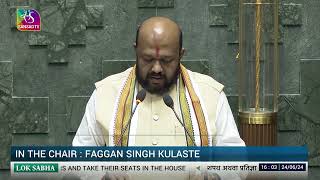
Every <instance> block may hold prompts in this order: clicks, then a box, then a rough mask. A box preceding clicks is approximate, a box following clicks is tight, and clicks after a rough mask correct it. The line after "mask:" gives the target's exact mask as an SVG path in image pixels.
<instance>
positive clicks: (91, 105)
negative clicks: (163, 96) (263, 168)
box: [72, 90, 245, 146]
mask: <svg viewBox="0 0 320 180" xmlns="http://www.w3.org/2000/svg"><path fill="white" fill-rule="evenodd" d="M151 101H152V100H151ZM95 102H96V90H95V91H94V92H93V93H92V95H91V97H90V99H89V101H88V104H87V106H86V110H85V113H84V116H83V118H82V121H81V124H80V126H79V128H78V130H77V133H76V135H75V137H74V139H73V142H72V145H73V146H104V145H105V140H104V138H103V136H101V134H103V133H102V131H101V128H100V127H99V125H98V123H97V121H96V117H95V116H96V115H95V114H96V113H95V110H96V108H95V105H96V104H95ZM216 112H217V113H216V119H215V125H216V144H214V145H215V146H245V143H244V142H243V140H242V139H241V138H240V135H239V132H238V129H237V126H236V124H235V121H234V118H233V115H232V112H231V109H230V106H229V103H228V100H227V97H226V95H225V93H224V92H223V91H222V92H221V93H220V95H219V98H218V104H217V109H216ZM164 118H165V117H160V116H159V115H158V114H154V115H153V116H152V121H154V122H157V121H161V120H163V119H164ZM175 124H179V122H178V120H177V121H176V123H175ZM157 145H162V146H163V145H165V144H160V143H159V142H157V140H156V139H155V140H154V141H153V142H150V146H157Z"/></svg>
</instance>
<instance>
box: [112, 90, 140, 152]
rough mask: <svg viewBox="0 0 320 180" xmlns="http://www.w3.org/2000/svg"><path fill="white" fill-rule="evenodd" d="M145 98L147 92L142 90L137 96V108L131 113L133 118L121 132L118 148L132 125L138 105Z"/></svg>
mask: <svg viewBox="0 0 320 180" xmlns="http://www.w3.org/2000/svg"><path fill="white" fill-rule="evenodd" d="M145 97H146V90H144V89H141V90H140V91H139V92H138V94H137V96H136V106H135V107H134V109H133V112H132V113H131V116H130V118H129V121H128V123H127V124H126V126H125V127H124V128H123V129H122V131H121V134H120V138H119V140H118V141H117V143H116V145H117V146H118V145H119V144H120V142H121V139H122V137H123V134H124V132H125V131H126V130H127V129H128V127H129V124H131V119H132V117H133V115H134V113H135V112H136V109H137V107H138V105H139V104H140V103H141V102H142V101H143V100H144V98H145Z"/></svg>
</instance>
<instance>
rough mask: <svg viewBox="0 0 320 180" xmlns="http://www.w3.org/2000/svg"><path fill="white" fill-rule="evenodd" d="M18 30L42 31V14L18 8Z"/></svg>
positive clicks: (33, 10)
mask: <svg viewBox="0 0 320 180" xmlns="http://www.w3.org/2000/svg"><path fill="white" fill-rule="evenodd" d="M17 29H18V30H19V31H40V30H41V18H40V14H39V13H38V12H37V11H36V10H35V9H23V8H17Z"/></svg>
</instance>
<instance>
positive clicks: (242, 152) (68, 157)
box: [11, 146, 308, 179]
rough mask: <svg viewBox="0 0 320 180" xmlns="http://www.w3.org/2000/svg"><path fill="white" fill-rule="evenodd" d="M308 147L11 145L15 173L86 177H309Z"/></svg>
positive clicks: (15, 174)
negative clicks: (123, 175) (193, 175)
mask: <svg viewBox="0 0 320 180" xmlns="http://www.w3.org/2000/svg"><path fill="white" fill-rule="evenodd" d="M307 152H308V151H307V148H306V147H303V146H302V147H70V146H67V147H63V146H13V147H12V148H11V174H12V175H14V176H28V175H32V176H34V175H39V176H41V175H45V176H69V175H75V176H79V177H83V176H86V175H94V176H103V175H105V174H107V173H128V174H136V175H137V174H138V175H139V174H140V175H143V174H148V175H150V174H153V175H160V174H168V173H169V174H170V175H173V174H176V175H186V174H189V175H190V173H191V174H200V175H201V174H202V175H203V174H209V175H214V176H219V177H224V176H226V175H230V174H238V175H239V176H247V175H248V174H252V175H255V176H276V177H280V178H281V177H286V178H287V177H292V178H300V179H302V178H306V177H307V174H308V161H307Z"/></svg>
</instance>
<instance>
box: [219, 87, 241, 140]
mask: <svg viewBox="0 0 320 180" xmlns="http://www.w3.org/2000/svg"><path fill="white" fill-rule="evenodd" d="M216 112H217V114H216V131H217V134H216V143H217V144H216V146H245V143H244V141H243V140H242V139H241V138H240V135H239V132H238V129H237V125H236V123H235V121H234V118H233V115H232V112H231V108H230V106H229V103H228V99H227V97H226V95H225V93H224V92H223V91H222V92H221V93H220V97H219V100H218V105H217V111H216Z"/></svg>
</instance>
